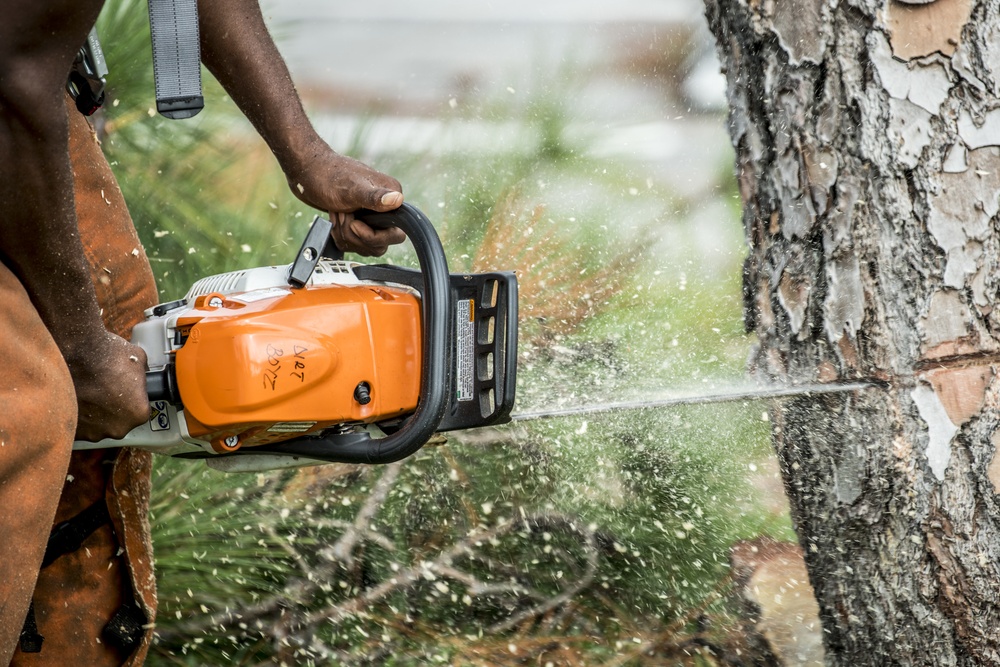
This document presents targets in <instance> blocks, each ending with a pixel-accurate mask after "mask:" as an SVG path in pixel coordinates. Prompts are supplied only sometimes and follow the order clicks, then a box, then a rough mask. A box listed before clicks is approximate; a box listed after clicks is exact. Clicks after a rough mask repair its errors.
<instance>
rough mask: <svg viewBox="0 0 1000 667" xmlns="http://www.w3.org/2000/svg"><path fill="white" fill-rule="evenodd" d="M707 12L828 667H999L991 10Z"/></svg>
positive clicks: (785, 7)
mask: <svg viewBox="0 0 1000 667" xmlns="http://www.w3.org/2000/svg"><path fill="white" fill-rule="evenodd" d="M706 4H707V14H708V18H709V23H710V25H711V28H712V31H713V32H714V34H715V36H716V39H717V42H718V50H719V54H720V56H721V59H722V61H723V66H724V69H725V71H726V74H727V79H728V96H729V104H730V115H729V128H730V132H731V135H732V140H733V144H734V146H735V148H736V167H737V168H736V171H737V177H738V180H739V189H740V194H741V196H742V199H743V204H744V214H743V221H744V225H745V229H746V235H747V242H748V244H749V246H750V251H749V256H748V258H747V261H746V265H745V273H744V291H745V304H746V309H745V316H746V322H747V326H748V329H749V330H751V331H755V332H756V334H757V335H758V337H759V346H758V349H757V352H756V354H755V358H754V366H755V369H756V371H757V372H759V373H762V374H765V375H767V376H769V377H771V378H780V379H783V380H786V381H801V382H805V381H816V380H820V381H831V380H836V379H855V378H866V379H874V380H880V381H884V383H885V384H884V387H882V388H876V389H870V390H865V391H860V392H856V393H853V394H842V395H839V396H838V397H836V398H828V397H813V398H808V397H805V398H801V399H796V400H794V401H789V402H787V403H785V404H784V405H782V406H780V407H778V408H776V409H775V419H774V431H773V435H774V444H775V447H776V450H777V453H778V456H779V460H780V462H781V467H782V474H783V477H784V480H785V487H786V490H787V492H788V495H789V499H790V501H791V506H792V520H793V522H794V525H795V529H796V531H797V533H798V536H799V541H800V543H801V545H802V547H803V550H804V552H805V557H806V563H807V566H808V570H809V575H810V580H811V582H812V584H813V587H814V589H815V592H816V597H817V601H818V603H819V606H820V610H821V618H822V623H823V629H824V644H825V648H826V655H827V660H828V661H829V662H830V663H831V664H838V665H852V666H853V665H880V666H881V665H892V664H906V665H973V664H975V665H984V664H1000V495H998V492H1000V456H996V455H995V452H996V449H997V446H998V445H1000V431H998V430H997V427H998V424H1000V412H998V406H1000V379H997V367H998V365H1000V309H996V308H994V304H995V303H997V297H998V293H1000V274H998V272H997V266H998V264H1000V218H998V210H1000V202H998V197H997V194H998V190H1000V149H998V146H1000V99H998V98H1000V9H998V3H997V2H996V1H995V0H978V1H974V0H907V2H900V1H898V0H706Z"/></svg>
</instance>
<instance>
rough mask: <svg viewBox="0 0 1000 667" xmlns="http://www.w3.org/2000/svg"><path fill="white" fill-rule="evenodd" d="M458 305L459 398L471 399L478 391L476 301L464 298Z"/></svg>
mask: <svg viewBox="0 0 1000 667" xmlns="http://www.w3.org/2000/svg"><path fill="white" fill-rule="evenodd" d="M457 305H458V307H457V308H456V309H455V310H456V311H457V312H458V321H457V322H456V323H455V337H456V338H457V345H456V349H455V375H456V377H457V379H458V382H457V383H456V384H457V385H458V400H460V401H471V400H472V399H473V398H475V393H476V302H475V301H473V300H472V299H462V300H461V301H459V302H458V304H457Z"/></svg>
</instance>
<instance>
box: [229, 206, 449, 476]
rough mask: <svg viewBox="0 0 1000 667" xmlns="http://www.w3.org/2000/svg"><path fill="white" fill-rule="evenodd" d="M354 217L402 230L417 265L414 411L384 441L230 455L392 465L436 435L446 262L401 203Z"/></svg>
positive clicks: (444, 350) (431, 232) (302, 441)
mask: <svg viewBox="0 0 1000 667" xmlns="http://www.w3.org/2000/svg"><path fill="white" fill-rule="evenodd" d="M354 217H356V218H358V219H360V220H362V221H364V222H365V223H367V224H369V225H371V226H372V227H376V228H385V227H392V226H394V227H398V228H399V229H401V230H403V232H404V233H405V234H406V236H407V238H409V239H410V243H412V244H413V248H414V250H415V251H416V254H417V259H418V260H419V262H420V272H421V276H422V278H423V289H422V290H421V301H420V307H421V320H422V325H423V326H422V329H423V332H422V336H421V338H422V360H421V373H420V397H419V399H418V402H417V409H416V411H415V412H414V413H413V414H412V415H411V416H410V417H409V418H408V419H406V421H405V422H403V424H402V426H401V427H400V428H399V430H397V431H395V432H394V433H393V434H392V435H389V436H386V437H384V438H377V439H376V438H372V437H371V436H369V435H368V433H345V434H333V435H327V436H321V437H318V438H317V437H309V436H305V437H302V438H296V439H294V440H288V441H286V442H282V443H279V444H275V445H269V446H262V447H252V448H246V449H242V450H240V451H239V452H238V453H236V454H231V455H230V456H233V455H253V454H270V455H274V454H285V455H293V456H302V457H307V458H311V459H317V460H320V461H328V462H334V463H367V464H379V463H392V462H394V461H399V460H400V459H404V458H406V457H407V456H410V455H411V454H413V453H414V452H416V451H417V450H418V449H420V448H421V447H422V446H423V445H424V443H425V442H427V440H428V439H430V437H431V436H432V435H434V433H435V432H436V431H437V428H438V425H439V424H440V422H441V419H442V418H443V416H444V413H445V410H446V408H447V405H448V394H447V391H448V390H447V388H448V386H449V379H450V376H449V366H448V362H449V342H450V340H451V330H450V327H451V324H452V323H451V291H450V283H449V275H448V260H447V259H446V257H445V254H444V249H443V248H442V247H441V240H440V239H439V238H438V235H437V232H436V231H435V229H434V225H432V224H431V221H430V220H428V219H427V216H425V215H424V214H423V213H422V212H421V211H420V209H418V208H417V207H416V206H413V205H412V204H407V203H404V204H403V205H402V206H400V207H399V208H398V209H396V210H394V211H389V212H386V213H377V212H375V211H367V210H362V211H358V212H356V213H354Z"/></svg>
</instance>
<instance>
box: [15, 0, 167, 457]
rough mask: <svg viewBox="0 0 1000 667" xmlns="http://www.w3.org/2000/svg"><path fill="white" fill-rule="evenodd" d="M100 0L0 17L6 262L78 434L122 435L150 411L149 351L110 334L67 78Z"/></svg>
mask: <svg viewBox="0 0 1000 667" xmlns="http://www.w3.org/2000/svg"><path fill="white" fill-rule="evenodd" d="M99 10H100V2H99V0H87V1H80V2H77V1H74V0H62V1H52V2H47V3H38V2H33V1H32V0H11V1H10V2H8V3H7V5H5V9H4V20H3V21H0V63H3V76H0V155H3V156H4V159H2V160H0V261H3V262H4V264H6V265H7V266H8V267H9V268H10V269H11V270H12V271H13V272H14V274H15V275H17V277H18V279H19V280H20V282H21V284H22V285H23V286H24V287H25V289H26V290H27V292H28V294H29V296H30V297H31V299H32V302H33V303H34V305H35V308H36V309H37V311H38V313H39V315H40V316H41V318H42V321H43V322H44V323H45V326H46V328H47V329H48V330H49V332H50V333H51V334H52V337H53V338H54V339H55V341H56V344H57V345H58V346H59V349H60V351H61V352H62V354H63V357H64V358H65V360H66V362H67V364H68V365H69V369H70V373H71V374H72V376H73V383H74V386H75V389H76V393H77V399H78V403H79V423H78V427H77V435H78V437H80V438H84V439H95V440H96V439H100V438H102V437H106V436H121V435H124V434H125V433H126V432H128V431H129V430H130V429H131V428H132V427H133V426H135V425H137V424H139V423H141V422H142V421H143V420H145V418H146V414H147V412H148V404H147V400H146V391H145V374H144V371H145V355H144V353H143V352H142V350H141V349H139V348H138V347H135V346H132V345H130V344H128V343H127V342H126V341H124V340H122V339H121V338H118V337H117V336H114V335H112V334H110V333H108V332H107V331H106V330H105V329H104V325H103V323H102V321H101V312H100V308H99V307H98V304H97V296H96V293H95V292H94V287H93V283H92V282H91V278H90V267H89V264H88V263H87V260H86V257H85V256H84V251H83V246H82V244H81V242H80V238H79V235H78V233H77V221H76V210H75V207H74V200H73V173H72V169H71V167H70V162H69V149H68V132H69V129H68V124H67V119H66V107H65V105H64V102H63V95H64V93H63V86H64V85H65V81H66V75H67V73H68V71H69V66H70V63H71V62H72V59H73V56H74V55H75V53H76V51H77V50H78V49H79V47H80V45H81V44H82V43H83V40H84V38H85V37H86V34H87V30H88V29H89V27H90V26H91V25H92V24H93V22H94V19H95V18H96V16H97V12H98V11H99Z"/></svg>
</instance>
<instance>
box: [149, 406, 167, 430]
mask: <svg viewBox="0 0 1000 667" xmlns="http://www.w3.org/2000/svg"><path fill="white" fill-rule="evenodd" d="M149 430H150V431H167V430H170V414H169V413H168V412H167V402H166V401H153V402H152V403H150V404H149Z"/></svg>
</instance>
